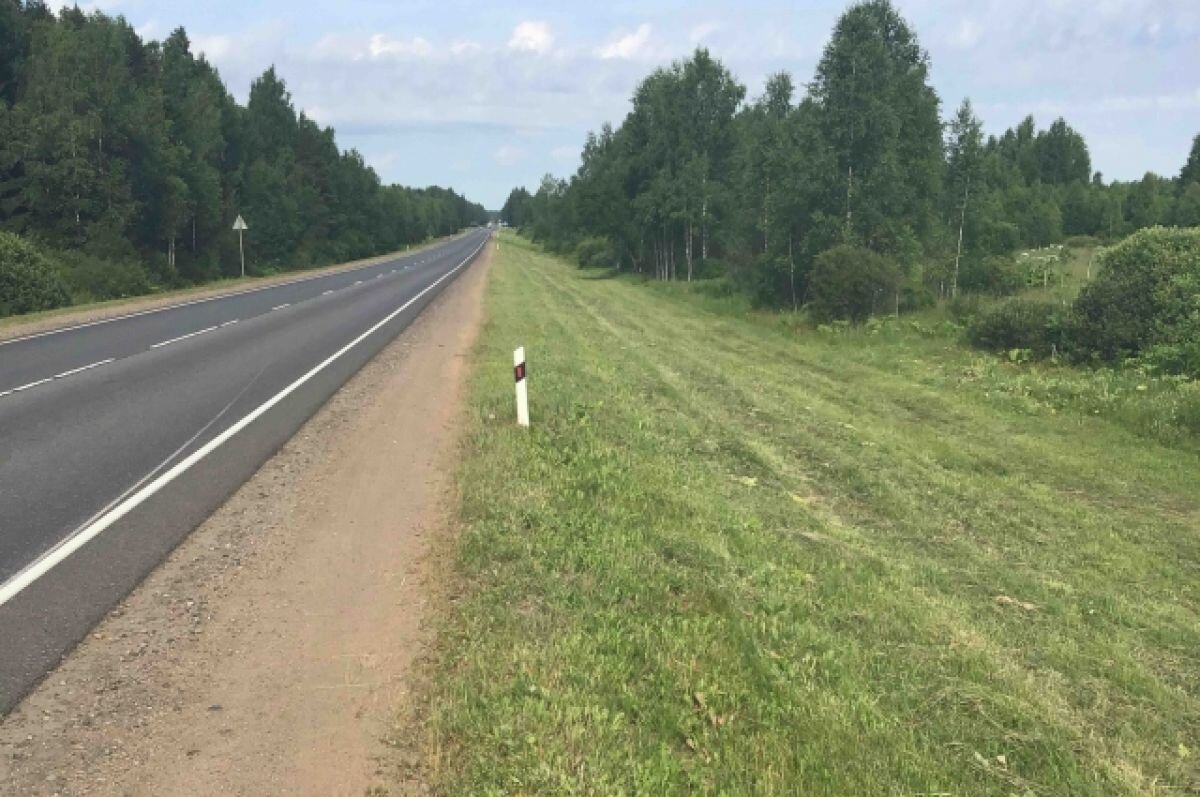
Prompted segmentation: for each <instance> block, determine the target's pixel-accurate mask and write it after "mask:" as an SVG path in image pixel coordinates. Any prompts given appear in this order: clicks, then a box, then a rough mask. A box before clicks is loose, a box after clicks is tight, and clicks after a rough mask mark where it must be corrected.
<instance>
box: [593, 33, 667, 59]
mask: <svg viewBox="0 0 1200 797" xmlns="http://www.w3.org/2000/svg"><path fill="white" fill-rule="evenodd" d="M652 32H653V31H652V29H651V28H650V26H649V25H639V26H638V29H637V30H635V31H634V32H633V33H627V34H625V35H624V36H618V37H617V38H615V39H613V40H612V41H610V42H609V43H608V44H606V45H604V46H603V47H600V48H598V49H597V50H596V55H598V56H600V57H601V58H603V59H606V60H608V59H612V58H623V59H630V58H637V57H638V56H639V55H642V54H643V53H644V52H645V50H646V45H647V44H648V43H649V42H650V34H651V33H652Z"/></svg>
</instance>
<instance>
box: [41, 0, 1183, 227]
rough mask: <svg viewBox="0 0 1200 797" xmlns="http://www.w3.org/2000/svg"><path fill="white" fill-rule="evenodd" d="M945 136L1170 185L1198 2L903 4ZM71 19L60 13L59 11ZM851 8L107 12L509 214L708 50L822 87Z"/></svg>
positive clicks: (174, 3)
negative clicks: (514, 193) (594, 134)
mask: <svg viewBox="0 0 1200 797" xmlns="http://www.w3.org/2000/svg"><path fill="white" fill-rule="evenodd" d="M895 3H896V5H897V7H898V8H899V9H900V11H901V13H902V14H903V15H904V16H905V18H906V19H908V21H909V23H910V24H911V25H912V26H913V27H914V29H915V30H916V32H917V34H918V36H919V37H920V40H921V43H922V45H923V46H924V47H925V49H926V50H927V51H928V52H929V55H930V58H931V61H932V82H933V84H934V86H935V88H936V89H937V91H938V93H939V95H940V96H941V98H942V104H943V111H942V112H943V117H948V116H949V115H950V114H951V113H952V112H953V111H954V109H955V108H956V107H957V106H958V104H959V103H960V102H961V100H962V99H963V98H964V97H970V99H971V101H972V103H973V104H974V105H975V108H976V111H977V113H978V114H979V115H980V117H981V118H982V119H983V122H984V126H985V129H986V131H987V132H989V133H1001V132H1003V131H1004V130H1005V129H1006V128H1008V127H1010V126H1013V125H1015V124H1016V123H1017V122H1019V121H1020V120H1021V119H1022V118H1023V117H1024V116H1025V115H1027V114H1033V115H1034V117H1035V118H1036V119H1037V120H1038V123H1039V126H1040V127H1047V126H1049V124H1050V122H1051V121H1053V120H1054V118H1056V117H1057V116H1060V115H1061V116H1064V117H1065V118H1066V119H1067V121H1068V122H1069V123H1070V124H1071V125H1072V126H1074V127H1075V128H1076V129H1078V130H1079V131H1080V132H1082V133H1083V134H1084V136H1085V138H1086V139H1087V142H1088V145H1089V147H1090V149H1091V154H1092V167H1093V169H1097V170H1100V171H1102V172H1103V173H1104V175H1105V178H1106V179H1136V178H1139V177H1141V176H1142V175H1143V174H1144V173H1145V172H1147V171H1155V172H1157V173H1159V174H1164V175H1169V176H1174V175H1175V174H1177V173H1178V172H1179V169H1180V168H1181V167H1182V165H1183V163H1184V161H1185V160H1186V159H1187V153H1188V150H1189V149H1190V145H1191V141H1192V138H1193V137H1194V136H1195V135H1196V134H1197V133H1200V0H895ZM58 5H61V2H60V3H58ZM847 5H848V3H847V2H846V1H845V0H741V2H737V1H736V0H700V1H699V2H682V0H640V1H637V0H608V2H604V1H603V0H599V1H598V0H591V1H590V2H577V0H556V1H552V0H510V1H509V2H504V3H485V2H464V1H463V0H437V1H434V0H410V1H409V2H389V1H388V0H335V2H327V3H322V4H311V5H310V4H298V3H295V2H292V0H262V1H261V2H245V0H241V1H239V2H232V1H231V0H205V2H200V3H197V2H195V1H194V0H191V1H190V2H184V1H183V0H95V1H94V2H90V3H81V6H82V7H84V8H86V9H96V8H98V9H100V10H103V11H105V12H106V13H109V14H114V15H117V14H119V15H122V16H124V17H125V18H126V19H127V20H128V21H129V23H130V24H131V25H133V26H134V27H135V28H136V29H137V30H138V31H139V33H141V34H142V35H143V37H145V38H149V39H161V38H164V37H165V36H167V35H168V34H169V33H170V32H171V30H173V29H174V28H176V27H179V26H181V25H182V26H183V27H184V28H186V29H187V31H188V34H189V36H190V37H191V40H192V44H193V50H194V51H198V52H203V53H205V55H206V56H207V58H208V59H209V61H210V62H212V63H213V64H214V65H215V66H216V67H217V68H218V70H219V71H220V73H221V75H222V77H223V78H224V79H225V82H226V85H227V86H228V87H229V89H230V91H231V92H232V93H233V94H234V96H235V97H237V98H238V100H239V101H241V102H245V100H246V97H247V95H248V93H249V87H250V83H251V82H252V81H253V79H254V78H255V77H256V76H257V75H259V74H261V73H262V72H263V70H265V69H266V68H267V67H269V66H271V65H272V64H274V65H275V66H276V68H277V70H278V71H279V73H280V75H281V76H282V77H283V78H284V80H285V81H286V82H287V84H288V87H289V89H290V91H291V93H292V97H293V100H294V102H295V104H296V106H297V107H298V108H299V109H301V110H303V111H304V112H306V113H307V114H308V115H309V116H311V117H312V118H314V119H315V120H317V121H318V122H320V123H322V124H326V125H330V126H332V127H334V128H335V129H336V131H337V138H338V143H339V144H340V145H341V146H342V147H343V148H350V147H354V148H357V149H358V150H359V151H360V152H361V153H362V154H363V156H364V157H365V158H366V160H367V162H368V163H370V164H371V165H372V166H374V167H375V169H376V170H377V171H378V172H379V174H380V176H381V177H382V178H383V179H384V180H385V181H386V182H397V183H403V184H405V185H415V186H423V185H449V186H452V187H454V188H455V189H456V190H458V191H460V192H461V193H464V194H465V195H466V196H468V197H469V198H471V199H472V200H475V201H478V202H482V203H483V204H484V205H486V206H487V207H489V208H492V209H496V208H499V207H500V205H501V204H503V202H504V199H505V197H507V195H508V192H509V191H510V190H511V189H512V188H513V187H514V186H516V185H526V186H528V187H530V188H535V187H536V186H537V184H538V183H539V181H540V179H541V177H542V175H543V174H545V173H547V172H550V173H554V174H556V175H561V176H565V175H567V174H570V173H571V172H573V171H574V170H575V168H576V167H577V165H578V157H579V151H580V149H581V147H582V144H583V141H584V138H585V136H586V135H587V132H588V131H589V130H595V129H598V128H599V127H600V125H602V124H603V123H604V122H606V121H608V122H612V123H613V124H614V125H616V124H618V123H619V122H620V121H621V119H623V118H624V116H625V114H626V113H627V111H628V109H629V98H630V96H631V95H632V93H633V90H634V88H635V87H636V86H637V84H638V82H639V81H640V80H641V79H642V78H643V77H645V76H646V75H647V74H649V72H650V71H651V70H652V69H654V68H655V67H656V66H658V65H664V64H669V63H670V62H671V61H673V60H677V59H680V58H684V57H686V56H687V55H688V54H689V53H690V52H692V51H693V50H694V49H695V48H696V47H697V46H704V47H707V48H709V50H710V51H711V52H712V53H713V55H714V56H716V57H717V58H719V59H720V60H721V61H723V62H724V63H725V65H726V66H727V67H729V69H730V70H731V71H732V72H733V73H734V75H736V76H737V77H738V78H739V80H741V82H742V83H744V84H745V85H746V87H747V96H748V98H754V97H755V96H757V95H759V94H760V93H761V91H762V87H763V84H764V82H765V79H766V77H767V76H768V75H770V74H772V73H774V72H778V71H781V70H786V71H788V72H790V73H792V75H793V76H794V77H795V79H796V82H797V84H801V85H803V84H804V83H806V82H807V81H809V80H811V78H812V75H813V72H814V69H815V66H816V63H817V60H818V59H819V58H820V54H821V51H822V49H823V48H824V46H825V44H826V42H827V41H828V38H829V35H830V32H831V30H832V29H833V25H834V22H835V21H836V19H837V17H838V16H839V15H840V13H841V12H842V11H844V10H845V8H846V7H847Z"/></svg>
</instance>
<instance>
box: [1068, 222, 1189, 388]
mask: <svg viewBox="0 0 1200 797" xmlns="http://www.w3.org/2000/svg"><path fill="white" fill-rule="evenodd" d="M1099 264H1100V270H1099V272H1098V273H1097V275H1096V278H1095V279H1094V280H1092V282H1091V283H1090V284H1089V285H1087V286H1086V287H1085V288H1084V289H1083V291H1082V292H1081V293H1080V295H1079V298H1078V299H1076V301H1075V312H1074V314H1073V316H1074V318H1073V323H1072V329H1071V337H1072V342H1073V347H1074V348H1075V349H1076V350H1077V351H1078V352H1080V353H1081V354H1083V355H1086V356H1089V357H1092V358H1096V359H1101V360H1106V361H1110V362H1116V361H1120V360H1123V359H1125V358H1129V357H1137V356H1139V355H1143V354H1147V353H1149V352H1151V351H1156V352H1157V354H1156V355H1155V356H1157V357H1159V358H1160V360H1161V362H1162V363H1164V364H1169V363H1171V362H1175V363H1176V364H1175V365H1170V367H1172V368H1185V367H1188V366H1186V363H1187V362H1189V359H1188V357H1187V355H1186V351H1187V350H1188V348H1189V347H1194V345H1195V339H1196V330H1197V329H1198V328H1200V322H1198V321H1197V320H1196V319H1197V316H1200V229H1187V230H1184V229H1164V228H1162V227H1154V228H1150V229H1145V230H1141V231H1139V232H1136V233H1134V234H1133V235H1131V236H1129V237H1128V238H1126V239H1125V240H1124V241H1122V242H1121V243H1119V244H1117V245H1116V246H1114V247H1111V248H1110V249H1106V250H1105V251H1104V252H1103V253H1102V254H1101V255H1100V258H1099ZM1193 350H1194V349H1193ZM1171 351H1174V352H1175V354H1169V353H1168V352H1171ZM1177 355H1178V356H1177ZM1182 372H1185V373H1193V374H1194V373H1198V372H1197V371H1194V370H1193V371H1182Z"/></svg>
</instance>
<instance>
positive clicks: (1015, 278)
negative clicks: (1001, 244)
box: [958, 255, 1025, 296]
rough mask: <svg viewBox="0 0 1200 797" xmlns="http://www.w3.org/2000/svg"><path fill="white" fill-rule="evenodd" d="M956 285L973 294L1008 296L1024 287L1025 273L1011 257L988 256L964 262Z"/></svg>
mask: <svg viewBox="0 0 1200 797" xmlns="http://www.w3.org/2000/svg"><path fill="white" fill-rule="evenodd" d="M958 285H959V287H960V288H962V289H963V290H964V291H971V292H973V293H990V294H992V295H993V296H1008V295H1011V294H1014V293H1016V292H1017V291H1019V290H1020V289H1021V288H1022V287H1023V286H1024V285H1025V272H1024V270H1023V269H1022V268H1021V267H1020V266H1018V265H1017V261H1016V260H1014V259H1013V258H1012V257H1007V256H1003V255H988V256H987V257H983V258H973V259H970V260H966V261H964V262H963V264H962V271H961V273H960V274H959V279H958Z"/></svg>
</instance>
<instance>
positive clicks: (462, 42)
mask: <svg viewBox="0 0 1200 797" xmlns="http://www.w3.org/2000/svg"><path fill="white" fill-rule="evenodd" d="M482 50H483V45H482V44H480V43H479V42H473V41H470V40H469V39H459V40H458V41H456V42H454V43H453V44H451V45H450V52H451V53H453V54H454V55H475V54H476V53H478V52H481V51H482Z"/></svg>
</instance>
